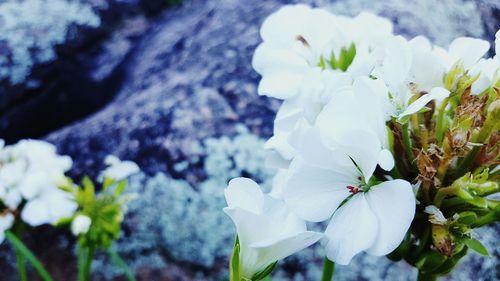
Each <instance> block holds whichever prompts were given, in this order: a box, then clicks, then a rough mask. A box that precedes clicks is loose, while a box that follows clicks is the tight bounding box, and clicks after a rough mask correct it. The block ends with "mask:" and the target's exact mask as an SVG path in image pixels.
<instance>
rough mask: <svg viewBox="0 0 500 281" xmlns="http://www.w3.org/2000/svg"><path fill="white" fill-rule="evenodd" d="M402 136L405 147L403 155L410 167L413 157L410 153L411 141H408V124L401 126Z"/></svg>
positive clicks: (412, 163)
mask: <svg viewBox="0 0 500 281" xmlns="http://www.w3.org/2000/svg"><path fill="white" fill-rule="evenodd" d="M402 134H403V144H404V147H405V153H406V157H407V158H408V162H409V164H410V167H412V166H413V165H414V161H413V160H414V157H413V152H412V151H411V148H412V146H411V140H410V132H409V130H408V123H406V124H404V125H403V128H402Z"/></svg>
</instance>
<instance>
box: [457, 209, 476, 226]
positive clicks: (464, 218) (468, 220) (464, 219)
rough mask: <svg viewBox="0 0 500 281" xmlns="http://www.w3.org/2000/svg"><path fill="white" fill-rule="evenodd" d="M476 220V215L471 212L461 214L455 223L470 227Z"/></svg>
mask: <svg viewBox="0 0 500 281" xmlns="http://www.w3.org/2000/svg"><path fill="white" fill-rule="evenodd" d="M476 220H477V214H476V213H474V212H471V211H466V212H462V213H460V214H459V216H458V219H457V222H459V223H463V224H467V225H471V224H474V223H475V222H476Z"/></svg>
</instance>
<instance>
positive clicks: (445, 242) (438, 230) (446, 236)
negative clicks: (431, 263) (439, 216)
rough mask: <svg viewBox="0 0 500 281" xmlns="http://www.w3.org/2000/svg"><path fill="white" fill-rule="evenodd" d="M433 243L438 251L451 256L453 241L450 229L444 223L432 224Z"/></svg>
mask: <svg viewBox="0 0 500 281" xmlns="http://www.w3.org/2000/svg"><path fill="white" fill-rule="evenodd" d="M432 244H433V245H434V247H436V249H437V250H438V252H440V253H441V254H443V255H445V256H448V257H451V256H452V254H453V242H452V239H451V235H450V233H449V232H448V229H447V228H446V227H445V226H444V225H439V224H433V225H432Z"/></svg>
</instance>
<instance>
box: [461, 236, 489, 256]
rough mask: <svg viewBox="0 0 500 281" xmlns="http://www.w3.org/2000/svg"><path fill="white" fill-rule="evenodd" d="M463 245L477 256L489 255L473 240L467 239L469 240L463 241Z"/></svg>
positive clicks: (477, 241)
mask: <svg viewBox="0 0 500 281" xmlns="http://www.w3.org/2000/svg"><path fill="white" fill-rule="evenodd" d="M464 243H465V245H466V246H467V247H469V248H471V249H472V250H474V251H476V252H477V253H478V254H480V255H483V256H490V253H489V252H488V250H487V249H486V247H484V245H483V244H481V242H479V240H477V239H474V238H469V239H464Z"/></svg>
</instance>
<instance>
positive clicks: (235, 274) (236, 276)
mask: <svg viewBox="0 0 500 281" xmlns="http://www.w3.org/2000/svg"><path fill="white" fill-rule="evenodd" d="M229 278H230V279H229V280H231V281H240V241H239V238H238V236H236V238H235V239H234V247H233V254H232V256H231V261H230V263H229ZM242 280H243V279H242Z"/></svg>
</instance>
